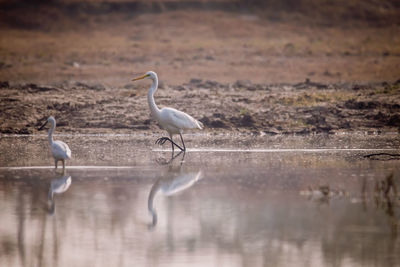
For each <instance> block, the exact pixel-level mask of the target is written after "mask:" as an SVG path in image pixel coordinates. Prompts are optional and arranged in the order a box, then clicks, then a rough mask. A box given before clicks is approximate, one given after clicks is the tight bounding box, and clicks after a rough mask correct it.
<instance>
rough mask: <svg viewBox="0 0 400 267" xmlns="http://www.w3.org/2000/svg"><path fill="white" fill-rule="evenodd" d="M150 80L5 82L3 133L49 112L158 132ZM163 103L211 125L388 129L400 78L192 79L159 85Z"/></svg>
mask: <svg viewBox="0 0 400 267" xmlns="http://www.w3.org/2000/svg"><path fill="white" fill-rule="evenodd" d="M147 87H148V85H147V83H146V82H140V83H135V84H131V83H127V84H126V85H124V86H122V87H118V88H110V87H107V86H105V85H102V84H89V83H82V82H72V83H71V82H65V83H59V84H53V85H38V84H10V83H8V82H1V83H0V99H1V101H0V114H1V115H0V133H3V134H32V133H36V132H37V128H38V126H40V125H39V124H40V123H41V122H42V121H43V120H44V119H45V118H46V117H47V116H50V115H53V116H55V117H56V119H57V129H58V131H60V132H68V133H131V132H135V131H160V129H159V127H158V126H157V124H156V123H155V122H154V121H153V120H151V118H150V113H149V110H148V106H147V100H146V93H147ZM155 100H156V103H157V104H158V105H159V106H160V107H164V106H170V107H174V108H177V109H180V110H183V111H185V112H187V113H189V114H191V115H192V116H193V117H195V118H197V119H199V120H200V121H202V122H203V124H204V125H205V128H206V129H205V131H237V132H249V133H255V134H270V135H275V134H313V133H329V134H333V133H338V132H350V133H351V132H367V133H378V134H379V133H385V132H399V129H400V115H399V114H400V80H399V81H397V82H394V83H386V82H384V83H375V84H350V83H342V84H324V83H316V82H313V81H310V80H306V81H305V82H303V83H297V84H255V83H251V82H249V81H237V82H235V83H232V84H227V83H218V82H216V81H210V80H202V79H195V78H193V79H191V80H190V81H189V82H188V83H184V84H183V85H179V86H170V85H166V84H161V85H160V88H159V90H158V91H157V92H156V95H155Z"/></svg>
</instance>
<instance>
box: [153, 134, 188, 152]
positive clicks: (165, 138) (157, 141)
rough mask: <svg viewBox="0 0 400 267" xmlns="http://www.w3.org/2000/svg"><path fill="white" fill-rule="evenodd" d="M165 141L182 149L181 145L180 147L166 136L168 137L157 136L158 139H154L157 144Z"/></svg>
mask: <svg viewBox="0 0 400 267" xmlns="http://www.w3.org/2000/svg"><path fill="white" fill-rule="evenodd" d="M166 141H169V142H171V144H172V145H175V146H176V147H177V148H179V149H180V150H183V149H182V147H181V146H180V145H178V144H177V143H175V142H174V141H172V140H171V139H170V138H168V137H161V138H158V139H157V140H156V144H158V145H163V144H165V142H166Z"/></svg>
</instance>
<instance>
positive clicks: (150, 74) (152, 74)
mask: <svg viewBox="0 0 400 267" xmlns="http://www.w3.org/2000/svg"><path fill="white" fill-rule="evenodd" d="M145 78H149V79H152V80H153V81H154V80H157V73H155V72H154V71H148V72H146V74H145V75H142V76H139V77H136V78H134V79H132V81H137V80H141V79H145Z"/></svg>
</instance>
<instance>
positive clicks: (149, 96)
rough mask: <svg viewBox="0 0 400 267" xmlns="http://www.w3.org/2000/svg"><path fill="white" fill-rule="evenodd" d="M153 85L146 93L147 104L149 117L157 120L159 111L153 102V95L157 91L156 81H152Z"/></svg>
mask: <svg viewBox="0 0 400 267" xmlns="http://www.w3.org/2000/svg"><path fill="white" fill-rule="evenodd" d="M152 80H153V83H152V84H151V86H150V88H149V91H148V93H147V102H148V103H149V107H150V111H151V115H152V116H153V117H154V118H158V116H159V114H160V112H161V111H160V109H159V108H158V107H157V105H156V102H154V93H155V92H156V91H157V87H158V79H157V78H155V79H152Z"/></svg>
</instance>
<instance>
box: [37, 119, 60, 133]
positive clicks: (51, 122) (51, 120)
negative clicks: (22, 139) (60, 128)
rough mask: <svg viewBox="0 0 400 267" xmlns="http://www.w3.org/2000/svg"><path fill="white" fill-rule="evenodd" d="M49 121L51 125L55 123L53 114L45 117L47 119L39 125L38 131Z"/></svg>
mask: <svg viewBox="0 0 400 267" xmlns="http://www.w3.org/2000/svg"><path fill="white" fill-rule="evenodd" d="M48 122H49V123H50V124H51V125H54V124H55V123H56V119H54V117H53V116H50V117H48V118H47V120H46V121H45V122H44V123H43V125H42V126H40V128H39V131H40V130H42V129H43V128H44V126H46V124H47V123H48Z"/></svg>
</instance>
